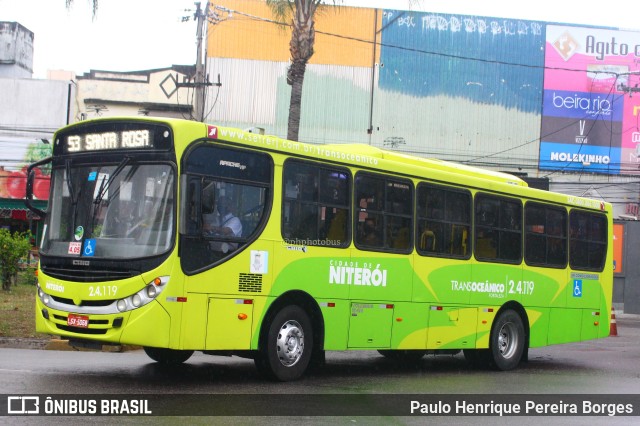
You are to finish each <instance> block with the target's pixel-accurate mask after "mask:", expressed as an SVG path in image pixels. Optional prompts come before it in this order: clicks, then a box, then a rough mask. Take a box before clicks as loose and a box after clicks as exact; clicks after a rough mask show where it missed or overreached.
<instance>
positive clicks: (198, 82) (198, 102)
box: [193, 1, 209, 121]
mask: <svg viewBox="0 0 640 426" xmlns="http://www.w3.org/2000/svg"><path fill="white" fill-rule="evenodd" d="M195 5H196V12H195V15H194V16H193V18H194V20H195V21H196V22H197V25H198V29H197V32H196V38H197V50H198V56H197V58H196V76H195V89H194V93H195V95H194V96H195V106H194V107H195V118H196V120H197V121H203V120H204V94H205V91H204V88H205V86H206V84H205V76H204V64H203V60H202V56H203V52H202V38H203V28H204V25H205V22H208V21H207V20H206V19H205V18H206V17H207V16H208V14H209V2H208V1H207V5H206V6H205V8H204V13H203V12H202V10H201V9H200V2H197V3H195Z"/></svg>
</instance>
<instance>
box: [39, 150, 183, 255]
mask: <svg viewBox="0 0 640 426" xmlns="http://www.w3.org/2000/svg"><path fill="white" fill-rule="evenodd" d="M174 182H175V172H174V169H173V167H172V166H171V165H169V164H148V163H145V164H137V163H136V162H135V161H133V160H131V159H130V158H129V157H125V158H124V159H123V160H122V161H121V162H120V163H119V164H111V165H106V166H105V165H102V166H97V165H82V166H72V165H71V164H70V162H67V163H66V165H65V166H64V167H59V168H56V169H54V171H53V173H52V192H51V197H50V208H49V214H48V216H47V224H46V228H45V232H44V236H43V240H42V245H41V251H42V253H43V254H46V255H50V256H64V257H78V256H81V257H95V258H103V259H132V258H142V257H148V256H154V255H158V254H161V253H164V252H166V251H167V250H169V249H170V248H171V246H172V244H173V241H174V239H175V237H174V236H175V232H174V229H175V219H174V218H175V204H174V193H175V184H174Z"/></svg>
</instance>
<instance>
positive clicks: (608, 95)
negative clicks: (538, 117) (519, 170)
mask: <svg viewBox="0 0 640 426" xmlns="http://www.w3.org/2000/svg"><path fill="white" fill-rule="evenodd" d="M639 84H640V33H639V32H635V31H622V30H615V29H599V28H589V27H570V26H560V25H547V26H546V48H545V72H544V95H543V105H542V125H541V132H540V164H539V167H540V169H543V170H566V171H572V172H590V173H604V174H640V128H639V127H638V123H639V121H640V117H638V115H639V114H640V89H638V86H639ZM634 95H635V96H634Z"/></svg>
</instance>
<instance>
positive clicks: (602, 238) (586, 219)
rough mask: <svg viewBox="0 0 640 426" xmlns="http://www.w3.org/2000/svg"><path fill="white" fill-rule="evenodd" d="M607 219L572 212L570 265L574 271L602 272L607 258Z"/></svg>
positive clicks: (598, 215)
mask: <svg viewBox="0 0 640 426" xmlns="http://www.w3.org/2000/svg"><path fill="white" fill-rule="evenodd" d="M607 238H608V236H607V218H606V216H605V215H602V214H599V213H591V212H585V211H579V210H572V211H571V213H570V214H569V264H570V265H571V268H572V269H584V270H589V271H602V270H603V269H604V263H605V260H606V257H607Z"/></svg>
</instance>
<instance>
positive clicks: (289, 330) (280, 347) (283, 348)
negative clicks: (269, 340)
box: [276, 320, 304, 367]
mask: <svg viewBox="0 0 640 426" xmlns="http://www.w3.org/2000/svg"><path fill="white" fill-rule="evenodd" d="M276 350H277V351H278V359H279V360H280V362H281V363H282V365H284V366H285V367H291V366H293V365H295V364H296V363H297V362H298V361H300V358H301V357H302V353H303V352H304V332H303V331H302V327H301V326H300V324H299V323H298V322H297V321H293V320H292V321H287V322H285V323H284V324H283V325H282V327H281V328H280V332H279V333H278V338H277V340H276Z"/></svg>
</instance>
